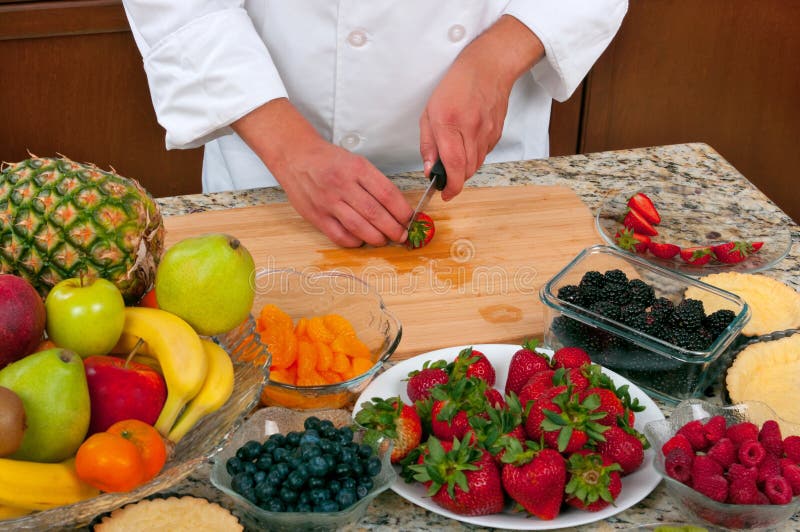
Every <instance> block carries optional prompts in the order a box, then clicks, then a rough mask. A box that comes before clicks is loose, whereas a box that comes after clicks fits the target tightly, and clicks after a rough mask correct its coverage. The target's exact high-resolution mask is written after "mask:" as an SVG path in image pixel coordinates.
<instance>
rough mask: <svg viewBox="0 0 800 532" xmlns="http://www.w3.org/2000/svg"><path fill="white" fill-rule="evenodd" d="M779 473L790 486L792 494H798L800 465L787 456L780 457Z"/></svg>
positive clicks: (799, 492) (799, 489) (799, 490)
mask: <svg viewBox="0 0 800 532" xmlns="http://www.w3.org/2000/svg"><path fill="white" fill-rule="evenodd" d="M779 463H780V465H781V475H783V478H785V479H786V480H787V481H789V485H790V486H792V495H800V465H797V464H795V463H794V462H792V461H791V460H790V459H789V458H781V460H780V462H779Z"/></svg>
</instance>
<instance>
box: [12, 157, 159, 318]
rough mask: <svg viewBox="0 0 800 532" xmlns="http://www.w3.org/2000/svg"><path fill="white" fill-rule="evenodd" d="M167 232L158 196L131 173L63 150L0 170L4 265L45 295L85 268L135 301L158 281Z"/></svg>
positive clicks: (125, 296) (87, 273) (86, 273)
mask: <svg viewBox="0 0 800 532" xmlns="http://www.w3.org/2000/svg"><path fill="white" fill-rule="evenodd" d="M163 239H164V226H163V222H162V218H161V213H160V212H159V209H158V206H157V204H156V203H155V202H154V201H153V198H152V197H151V196H150V195H149V194H148V193H147V192H146V191H145V190H144V189H143V188H142V187H141V186H140V185H139V184H138V183H137V182H136V181H134V180H132V179H128V178H125V177H122V176H120V175H117V174H116V173H114V172H107V171H104V170H101V169H99V168H97V167H96V166H94V165H91V164H82V163H77V162H74V161H71V160H69V159H67V158H65V157H62V158H48V157H32V158H30V159H26V160H24V161H20V162H17V163H13V164H4V165H3V167H2V170H0V272H4V273H13V274H16V275H19V276H21V277H24V278H25V279H27V280H28V281H29V282H30V283H31V284H32V285H33V286H34V288H36V289H37V290H38V291H39V293H40V294H42V295H43V296H44V295H46V294H47V292H48V291H49V290H50V288H51V287H53V286H55V285H56V284H57V283H58V282H60V281H62V280H64V279H70V278H78V277H80V275H81V273H83V274H84V275H89V276H95V277H101V278H104V279H108V280H109V281H111V282H113V283H114V284H115V285H117V287H118V288H119V290H120V292H122V295H123V297H124V298H125V301H126V302H127V303H131V304H132V303H135V302H136V301H138V300H139V298H141V296H142V294H144V292H145V291H146V290H147V289H148V288H149V287H150V286H151V284H152V282H153V279H154V277H155V272H156V265H157V264H158V260H159V258H160V256H161V253H162V250H163Z"/></svg>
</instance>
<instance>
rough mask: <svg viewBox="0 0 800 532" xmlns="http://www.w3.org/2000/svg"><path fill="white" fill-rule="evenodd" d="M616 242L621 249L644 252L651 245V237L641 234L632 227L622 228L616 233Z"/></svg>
mask: <svg viewBox="0 0 800 532" xmlns="http://www.w3.org/2000/svg"><path fill="white" fill-rule="evenodd" d="M614 242H616V243H617V246H619V248H620V249H624V250H625V251H632V252H634V253H644V252H645V251H647V248H648V246H649V245H650V243H651V242H650V237H649V236H647V235H641V234H639V233H637V232H636V231H634V230H633V229H630V228H625V229H620V230H619V231H617V234H616V235H614Z"/></svg>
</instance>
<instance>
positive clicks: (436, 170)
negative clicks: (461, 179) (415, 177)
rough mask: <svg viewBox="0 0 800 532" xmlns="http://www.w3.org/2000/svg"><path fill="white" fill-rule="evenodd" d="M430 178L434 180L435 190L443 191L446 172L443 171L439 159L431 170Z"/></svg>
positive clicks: (445, 184)
mask: <svg viewBox="0 0 800 532" xmlns="http://www.w3.org/2000/svg"><path fill="white" fill-rule="evenodd" d="M430 178H431V179H435V180H436V185H435V186H436V190H444V187H446V186H447V172H445V170H444V165H443V164H442V160H441V159H437V160H436V163H435V164H434V165H433V167H432V168H431V175H430Z"/></svg>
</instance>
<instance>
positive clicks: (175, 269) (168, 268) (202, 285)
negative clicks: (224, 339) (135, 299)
mask: <svg viewBox="0 0 800 532" xmlns="http://www.w3.org/2000/svg"><path fill="white" fill-rule="evenodd" d="M254 274H255V263H254V262H253V257H252V255H250V252H249V251H247V248H245V247H244V246H243V245H242V244H241V242H239V240H237V239H236V238H234V237H232V236H230V235H226V234H222V233H210V234H206V235H201V236H197V237H191V238H185V239H183V240H181V241H180V242H178V243H176V244H175V245H174V246H172V247H170V248H169V249H168V250H167V252H166V253H164V256H163V257H162V258H161V262H160V263H159V265H158V270H156V283H155V290H156V301H157V302H158V306H159V308H161V309H163V310H166V311H167V312H171V313H173V314H175V315H177V316H179V317H181V318H183V319H184V320H185V321H186V322H188V323H189V325H191V326H192V327H193V328H194V330H195V331H197V332H198V333H199V334H202V335H206V336H214V335H216V334H220V333H224V332H227V331H230V330H231V329H233V328H234V327H236V326H237V325H239V324H240V323H242V322H243V321H244V320H245V319H247V317H248V316H249V315H250V310H251V308H252V306H253V299H254V298H255V282H254Z"/></svg>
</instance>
